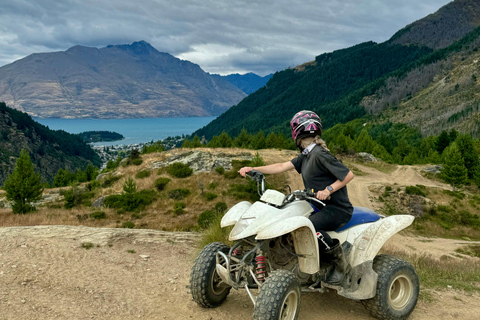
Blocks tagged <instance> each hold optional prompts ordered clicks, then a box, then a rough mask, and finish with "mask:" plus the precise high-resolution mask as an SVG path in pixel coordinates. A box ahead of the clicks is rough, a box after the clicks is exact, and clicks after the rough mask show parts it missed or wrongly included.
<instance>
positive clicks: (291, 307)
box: [280, 290, 298, 320]
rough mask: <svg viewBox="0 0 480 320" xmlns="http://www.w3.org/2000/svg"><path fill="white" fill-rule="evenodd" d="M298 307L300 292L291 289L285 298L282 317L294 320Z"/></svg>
mask: <svg viewBox="0 0 480 320" xmlns="http://www.w3.org/2000/svg"><path fill="white" fill-rule="evenodd" d="M297 308H298V293H297V291H295V290H291V291H290V292H289V293H288V294H287V296H286V297H285V300H283V304H282V310H281V312H280V319H282V320H293V319H295V314H296V313H297Z"/></svg>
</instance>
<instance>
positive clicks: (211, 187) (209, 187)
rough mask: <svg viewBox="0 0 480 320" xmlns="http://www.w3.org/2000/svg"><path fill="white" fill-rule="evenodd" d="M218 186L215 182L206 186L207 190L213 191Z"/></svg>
mask: <svg viewBox="0 0 480 320" xmlns="http://www.w3.org/2000/svg"><path fill="white" fill-rule="evenodd" d="M217 186H218V183H217V182H212V183H210V184H209V185H208V189H210V190H215V188H216V187H217Z"/></svg>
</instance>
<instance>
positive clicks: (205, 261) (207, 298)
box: [190, 242, 232, 308]
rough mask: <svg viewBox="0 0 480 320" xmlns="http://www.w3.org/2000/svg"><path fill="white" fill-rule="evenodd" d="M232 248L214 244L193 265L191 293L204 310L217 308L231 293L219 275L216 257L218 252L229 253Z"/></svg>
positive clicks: (204, 250) (201, 253)
mask: <svg viewBox="0 0 480 320" xmlns="http://www.w3.org/2000/svg"><path fill="white" fill-rule="evenodd" d="M229 250H230V247H229V246H227V245H226V244H223V243H221V242H213V243H210V244H208V245H207V246H205V248H203V250H202V251H201V252H200V254H199V255H198V257H197V259H195V262H194V263H193V267H192V273H191V274H190V292H191V294H192V297H193V300H194V301H195V302H196V303H197V304H198V305H199V306H200V307H203V308H213V307H217V306H219V305H220V304H222V303H223V301H225V299H226V298H227V295H228V294H229V293H230V289H231V288H232V287H230V286H229V285H227V284H225V283H224V282H223V281H222V279H221V278H220V276H219V275H218V273H217V269H216V265H217V260H216V255H217V252H218V251H222V252H223V253H227V254H228V251H229Z"/></svg>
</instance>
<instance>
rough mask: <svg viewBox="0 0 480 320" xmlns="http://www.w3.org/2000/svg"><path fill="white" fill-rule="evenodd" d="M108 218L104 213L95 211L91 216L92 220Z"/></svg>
mask: <svg viewBox="0 0 480 320" xmlns="http://www.w3.org/2000/svg"><path fill="white" fill-rule="evenodd" d="M106 217H107V216H106V215H105V212H104V211H95V212H92V213H91V214H90V218H92V219H105V218H106Z"/></svg>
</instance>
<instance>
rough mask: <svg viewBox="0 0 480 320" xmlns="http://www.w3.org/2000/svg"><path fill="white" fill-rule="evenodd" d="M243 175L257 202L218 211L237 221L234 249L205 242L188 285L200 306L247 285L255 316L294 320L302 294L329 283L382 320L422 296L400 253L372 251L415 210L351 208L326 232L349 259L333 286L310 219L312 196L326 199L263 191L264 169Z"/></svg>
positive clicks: (228, 221) (403, 315) (225, 221)
mask: <svg viewBox="0 0 480 320" xmlns="http://www.w3.org/2000/svg"><path fill="white" fill-rule="evenodd" d="M248 175H249V176H250V177H251V178H252V179H254V180H256V182H257V188H258V190H259V194H260V195H261V198H260V201H257V202H255V203H253V204H251V203H250V202H248V201H242V202H240V203H238V204H236V205H235V206H233V207H232V208H231V209H230V210H229V211H228V212H227V213H226V214H225V215H224V216H223V218H222V221H221V226H222V227H227V226H234V227H233V229H232V231H231V232H230V236H229V239H230V241H233V242H234V245H233V246H232V247H231V248H230V247H229V246H227V245H225V244H223V243H220V242H214V243H210V244H209V245H207V246H206V247H205V248H204V249H203V250H202V251H201V253H200V254H199V255H198V257H197V259H196V260H195V263H194V265H193V267H192V273H191V277H190V290H191V294H192V296H193V300H194V301H195V302H196V303H197V304H198V305H199V306H201V307H204V308H211V307H216V306H219V305H220V304H221V303H222V302H223V301H224V300H225V299H226V297H227V295H228V294H229V292H230V290H231V288H234V289H241V288H244V289H245V291H246V292H247V293H248V295H249V297H250V299H251V300H252V302H253V305H254V313H253V319H256V320H260V319H268V320H277V319H288V320H294V319H297V317H298V314H299V309H300V294H301V292H321V293H323V292H325V290H326V289H327V288H330V289H334V290H336V291H337V293H338V294H339V295H341V296H343V297H346V298H349V299H354V300H361V301H362V302H363V304H364V306H365V307H366V309H368V310H369V311H370V313H371V314H372V315H373V316H374V317H377V318H379V319H388V320H400V319H407V318H408V316H409V315H410V313H412V311H413V309H414V308H415V305H416V303H417V299H418V294H419V280H418V276H417V274H416V272H415V269H414V268H413V266H412V265H411V264H409V263H408V262H406V261H404V260H402V259H399V258H396V257H393V256H389V255H383V254H382V255H377V253H378V251H379V250H380V249H381V247H382V246H383V244H384V243H385V242H386V241H387V240H388V239H389V238H390V237H392V236H393V235H394V234H395V233H397V232H399V231H400V230H402V229H404V228H406V227H408V226H409V225H410V224H411V223H412V222H413V220H414V218H413V216H409V215H394V216H389V217H384V216H380V215H378V214H376V213H375V212H374V211H372V210H370V209H368V208H363V207H355V208H354V212H353V216H352V219H351V220H350V221H349V222H348V223H347V224H346V225H345V226H343V227H342V228H340V229H339V230H336V231H329V232H328V234H329V235H330V236H331V237H332V238H333V239H338V240H339V241H340V243H341V245H342V248H343V251H344V254H345V257H346V261H347V262H348V267H347V268H346V269H345V270H344V277H343V280H342V282H341V283H340V284H339V285H332V284H329V283H327V282H325V276H326V274H327V272H328V271H329V269H330V268H332V267H334V266H332V263H329V262H328V261H325V260H326V259H323V257H322V254H321V253H320V252H319V249H318V240H317V233H316V231H315V229H314V227H313V224H312V223H311V222H310V220H309V219H308V216H309V215H310V214H311V213H312V212H313V208H312V206H311V204H310V202H312V201H316V202H318V203H321V204H323V202H321V201H320V200H318V199H316V198H315V197H314V193H313V192H308V191H300V190H297V191H294V192H290V193H289V194H288V195H286V196H285V195H284V194H283V193H281V192H279V191H276V190H266V191H265V187H264V186H265V183H264V181H265V179H264V176H263V174H262V173H260V172H258V171H255V170H253V171H250V172H249V173H248ZM323 205H324V204H323ZM320 214H321V212H320ZM255 293H256V294H255Z"/></svg>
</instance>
